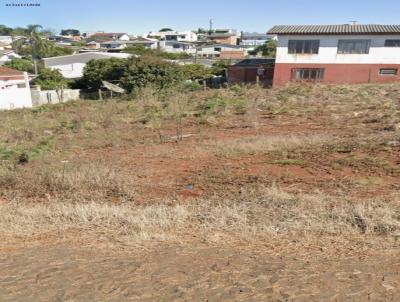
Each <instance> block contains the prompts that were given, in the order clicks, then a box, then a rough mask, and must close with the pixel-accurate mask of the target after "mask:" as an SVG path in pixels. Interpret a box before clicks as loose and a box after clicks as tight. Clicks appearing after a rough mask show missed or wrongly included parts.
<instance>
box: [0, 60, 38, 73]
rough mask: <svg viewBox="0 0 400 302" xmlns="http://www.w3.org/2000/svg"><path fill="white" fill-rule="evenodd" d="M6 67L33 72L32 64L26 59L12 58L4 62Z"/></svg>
mask: <svg viewBox="0 0 400 302" xmlns="http://www.w3.org/2000/svg"><path fill="white" fill-rule="evenodd" d="M4 65H5V66H7V67H10V68H14V69H17V70H20V71H26V72H33V64H32V61H31V60H28V59H12V60H11V61H9V62H6V63H5V64H4Z"/></svg>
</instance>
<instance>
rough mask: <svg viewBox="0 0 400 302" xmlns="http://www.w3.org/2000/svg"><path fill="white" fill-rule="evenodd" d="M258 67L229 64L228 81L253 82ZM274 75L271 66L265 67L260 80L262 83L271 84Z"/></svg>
mask: <svg viewBox="0 0 400 302" xmlns="http://www.w3.org/2000/svg"><path fill="white" fill-rule="evenodd" d="M257 69H258V67H240V66H231V67H229V69H228V82H229V83H255V82H256V80H257ZM273 76H274V69H273V68H265V70H264V74H263V75H261V76H260V82H262V83H264V84H269V85H271V84H272V78H273Z"/></svg>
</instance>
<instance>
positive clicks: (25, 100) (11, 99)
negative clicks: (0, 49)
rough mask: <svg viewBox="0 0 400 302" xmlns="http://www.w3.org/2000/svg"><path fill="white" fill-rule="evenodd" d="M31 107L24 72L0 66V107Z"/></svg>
mask: <svg viewBox="0 0 400 302" xmlns="http://www.w3.org/2000/svg"><path fill="white" fill-rule="evenodd" d="M27 107H32V98H31V92H30V89H29V79H28V74H27V73H26V72H22V71H18V70H15V69H11V68H8V67H4V66H0V109H2V110H3V109H14V108H27Z"/></svg>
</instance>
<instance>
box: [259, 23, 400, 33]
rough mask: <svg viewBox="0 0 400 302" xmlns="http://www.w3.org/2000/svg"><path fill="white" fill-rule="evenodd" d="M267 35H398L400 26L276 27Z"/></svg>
mask: <svg viewBox="0 0 400 302" xmlns="http://www.w3.org/2000/svg"><path fill="white" fill-rule="evenodd" d="M267 33H268V34H275V35H370V34H400V25H378V24H355V25H351V24H342V25H277V26H274V27H272V28H271V29H270V30H269V31H268V32H267Z"/></svg>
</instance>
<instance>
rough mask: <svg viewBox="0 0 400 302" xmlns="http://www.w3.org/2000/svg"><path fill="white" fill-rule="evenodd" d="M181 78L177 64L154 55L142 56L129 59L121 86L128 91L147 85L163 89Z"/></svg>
mask: <svg viewBox="0 0 400 302" xmlns="http://www.w3.org/2000/svg"><path fill="white" fill-rule="evenodd" d="M182 80H183V74H182V71H181V68H180V66H179V65H176V64H173V63H169V62H166V61H164V60H162V59H160V58H157V57H154V56H143V57H141V58H139V59H136V60H132V61H130V64H129V66H128V70H127V72H126V75H125V77H124V78H122V86H123V87H124V88H125V89H126V91H127V92H128V93H130V92H132V91H134V90H136V89H138V88H141V87H146V86H148V85H152V86H154V87H155V88H157V89H163V88H167V87H171V86H174V85H176V84H178V83H179V82H181V81H182Z"/></svg>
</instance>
